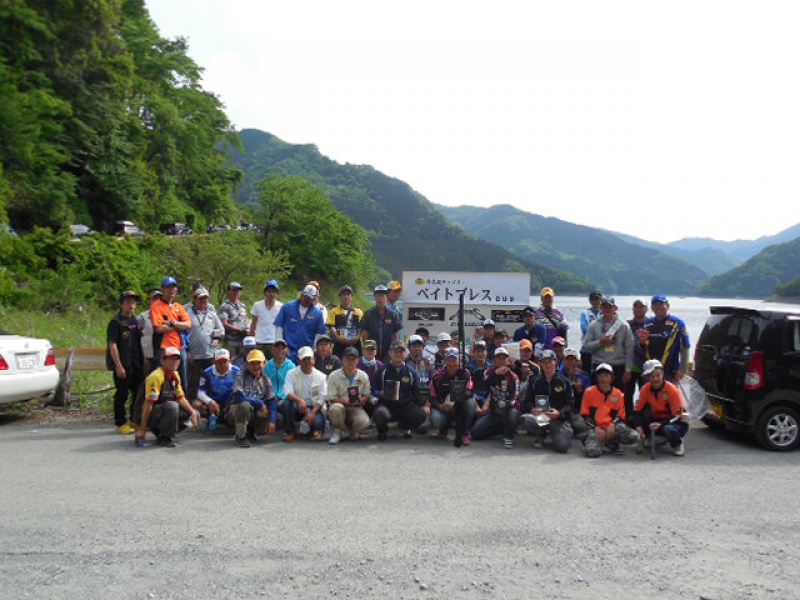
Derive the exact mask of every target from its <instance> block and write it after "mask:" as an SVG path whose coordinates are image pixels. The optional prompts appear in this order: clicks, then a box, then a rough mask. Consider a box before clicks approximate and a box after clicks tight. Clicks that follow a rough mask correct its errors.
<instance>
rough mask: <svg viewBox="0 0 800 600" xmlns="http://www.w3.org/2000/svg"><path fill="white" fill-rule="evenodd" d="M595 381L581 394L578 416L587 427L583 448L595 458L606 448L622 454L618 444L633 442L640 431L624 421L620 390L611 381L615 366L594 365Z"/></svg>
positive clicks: (588, 454) (636, 440)
mask: <svg viewBox="0 0 800 600" xmlns="http://www.w3.org/2000/svg"><path fill="white" fill-rule="evenodd" d="M595 375H596V377H597V385H593V386H592V387H590V388H589V389H588V390H586V392H585V393H584V394H583V402H582V404H581V416H582V417H583V418H584V419H585V420H586V424H587V425H588V427H589V430H588V432H587V434H586V439H585V440H584V442H583V452H584V454H586V456H588V457H590V458H597V457H598V456H600V455H602V454H603V450H604V449H605V450H606V451H607V452H610V453H612V454H623V451H622V448H621V447H620V445H621V444H635V443H636V442H638V441H639V434H638V433H636V431H634V430H633V429H631V428H630V427H628V426H627V425H626V424H625V400H624V395H623V393H622V390H620V389H618V388H615V387H613V386H612V385H611V382H612V381H613V380H614V369H612V368H611V365H609V364H607V363H602V364H599V365H597V368H596V369H595Z"/></svg>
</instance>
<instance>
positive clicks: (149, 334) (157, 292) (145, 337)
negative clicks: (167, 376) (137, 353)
mask: <svg viewBox="0 0 800 600" xmlns="http://www.w3.org/2000/svg"><path fill="white" fill-rule="evenodd" d="M160 297H161V288H155V289H153V290H150V292H149V293H148V294H147V299H148V300H149V302H150V306H152V305H153V302H154V301H155V300H156V299H158V298H160ZM137 320H138V321H139V329H141V330H142V356H143V357H144V373H150V371H152V370H153V369H155V367H156V366H157V365H156V364H155V363H154V362H153V322H152V321H151V320H150V308H149V307H148V308H147V309H145V310H143V311H142V312H140V313H139V316H138V317H137Z"/></svg>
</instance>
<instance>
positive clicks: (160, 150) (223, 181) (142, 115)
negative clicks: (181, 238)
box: [0, 0, 240, 231]
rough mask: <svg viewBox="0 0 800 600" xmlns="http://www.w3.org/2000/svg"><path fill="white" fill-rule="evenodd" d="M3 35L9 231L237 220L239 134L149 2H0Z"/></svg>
mask: <svg viewBox="0 0 800 600" xmlns="http://www.w3.org/2000/svg"><path fill="white" fill-rule="evenodd" d="M0 31H1V32H2V35H0V222H4V221H5V220H6V219H5V217H6V216H7V217H9V219H10V222H11V224H12V225H13V226H14V227H15V228H16V229H17V230H20V231H28V230H30V229H31V228H32V227H34V226H36V225H39V226H47V227H51V228H53V229H57V228H59V227H62V226H63V225H64V224H66V223H74V222H82V223H87V224H89V225H92V226H94V228H96V229H101V230H103V229H107V227H108V225H109V224H111V223H113V222H114V221H115V220H118V219H131V220H134V221H136V222H137V224H139V225H141V226H144V227H145V228H146V229H149V230H153V229H154V228H156V227H157V226H158V224H159V223H163V222H166V221H170V220H173V221H174V220H180V221H184V220H189V221H191V220H193V218H195V217H196V218H197V220H198V225H203V224H204V223H205V222H206V220H209V221H214V220H230V219H232V218H233V215H234V212H235V208H236V207H235V205H234V204H233V200H232V196H231V192H232V188H233V187H234V185H235V184H236V182H237V181H238V179H239V177H240V173H239V171H238V170H237V169H236V168H234V167H232V166H231V165H230V164H228V162H227V158H226V154H225V152H224V148H225V146H226V145H230V144H236V143H238V140H237V138H236V135H235V133H234V132H233V130H232V128H231V125H230V123H229V121H228V118H227V116H226V115H225V113H224V112H223V110H222V105H221V103H220V101H219V99H218V98H217V97H216V96H214V95H213V94H211V93H209V92H206V91H204V90H203V89H202V87H201V85H200V76H201V73H202V69H201V68H200V67H198V66H197V65H196V64H195V63H194V62H193V61H192V59H190V58H189V56H188V54H187V46H186V43H185V41H184V40H183V39H180V38H179V39H176V40H167V39H164V38H161V37H160V36H159V34H158V30H157V29H156V26H155V25H154V23H153V21H152V20H151V19H150V16H149V14H148V12H147V9H146V7H145V5H144V1H143V0H95V1H93V2H53V1H51V0H14V1H12V2H0ZM187 216H188V219H187Z"/></svg>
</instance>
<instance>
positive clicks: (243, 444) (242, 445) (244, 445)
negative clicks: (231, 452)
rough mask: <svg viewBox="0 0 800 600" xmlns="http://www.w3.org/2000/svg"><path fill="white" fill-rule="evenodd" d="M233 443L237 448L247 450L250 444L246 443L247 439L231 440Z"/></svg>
mask: <svg viewBox="0 0 800 600" xmlns="http://www.w3.org/2000/svg"><path fill="white" fill-rule="evenodd" d="M233 441H234V442H235V443H236V445H237V446H239V448H249V447H250V442H248V441H247V438H233Z"/></svg>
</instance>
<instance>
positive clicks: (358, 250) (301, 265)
mask: <svg viewBox="0 0 800 600" xmlns="http://www.w3.org/2000/svg"><path fill="white" fill-rule="evenodd" d="M258 190H259V192H258V196H257V201H256V208H255V209H254V211H253V218H254V222H255V223H256V224H257V225H258V226H259V227H260V228H261V231H262V246H263V248H264V249H265V250H268V251H272V252H277V251H279V250H283V251H285V252H286V253H287V255H288V257H289V260H290V261H291V263H292V265H293V275H295V276H297V277H298V279H302V280H307V279H309V278H312V277H314V278H322V279H327V280H329V281H334V282H340V283H345V282H347V283H350V284H351V285H354V286H359V287H360V288H361V289H362V290H363V289H365V286H366V285H367V282H368V280H369V279H370V278H371V276H372V275H373V273H374V272H375V263H374V261H373V259H372V253H371V251H370V247H369V237H368V235H367V232H366V231H365V230H364V229H363V228H362V227H360V226H359V225H356V224H355V223H353V221H351V220H350V219H349V218H347V217H346V216H345V215H344V214H342V213H341V212H339V211H338V210H336V208H335V207H334V206H333V203H332V202H331V201H330V199H329V198H328V197H327V196H326V195H325V193H324V191H323V190H322V188H320V187H318V186H316V185H313V184H312V183H310V182H308V181H306V180H305V179H303V178H301V177H288V178H286V177H281V176H280V175H276V174H274V173H273V174H269V175H267V176H266V177H264V179H262V180H261V181H260V182H259V184H258Z"/></svg>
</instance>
